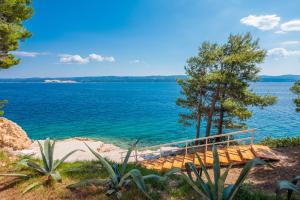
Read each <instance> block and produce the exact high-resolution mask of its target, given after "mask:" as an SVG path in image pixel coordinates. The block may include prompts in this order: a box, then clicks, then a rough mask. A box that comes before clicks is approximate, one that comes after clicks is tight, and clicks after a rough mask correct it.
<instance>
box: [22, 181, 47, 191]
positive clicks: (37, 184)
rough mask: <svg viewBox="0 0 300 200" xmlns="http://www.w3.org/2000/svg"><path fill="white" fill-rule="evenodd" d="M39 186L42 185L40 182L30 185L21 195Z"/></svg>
mask: <svg viewBox="0 0 300 200" xmlns="http://www.w3.org/2000/svg"><path fill="white" fill-rule="evenodd" d="M41 185H42V183H41V182H35V183H32V184H30V185H29V186H27V187H26V188H25V190H24V191H23V192H22V194H26V193H27V192H29V191H31V190H33V189H34V188H36V187H39V186H41Z"/></svg>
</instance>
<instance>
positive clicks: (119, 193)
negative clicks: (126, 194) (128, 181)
mask: <svg viewBox="0 0 300 200" xmlns="http://www.w3.org/2000/svg"><path fill="white" fill-rule="evenodd" d="M117 198H118V199H121V198H122V192H120V191H119V192H117Z"/></svg>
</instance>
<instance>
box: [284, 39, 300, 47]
mask: <svg viewBox="0 0 300 200" xmlns="http://www.w3.org/2000/svg"><path fill="white" fill-rule="evenodd" d="M280 44H281V45H285V46H287V45H296V44H300V41H297V40H291V41H285V42H281V43H280Z"/></svg>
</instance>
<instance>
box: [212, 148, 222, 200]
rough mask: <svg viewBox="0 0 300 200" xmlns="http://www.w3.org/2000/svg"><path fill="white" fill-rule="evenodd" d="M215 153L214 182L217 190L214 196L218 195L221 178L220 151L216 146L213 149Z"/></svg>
mask: <svg viewBox="0 0 300 200" xmlns="http://www.w3.org/2000/svg"><path fill="white" fill-rule="evenodd" d="M212 151H213V158H214V162H213V170H214V180H215V188H214V193H213V194H214V195H217V194H218V189H219V186H218V185H219V178H220V161H219V155H218V150H217V147H216V146H215V145H213V147H212Z"/></svg>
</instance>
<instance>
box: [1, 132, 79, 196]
mask: <svg viewBox="0 0 300 200" xmlns="http://www.w3.org/2000/svg"><path fill="white" fill-rule="evenodd" d="M38 145H39V149H40V152H41V157H42V164H39V163H36V162H34V161H31V160H29V159H23V160H21V161H20V162H19V164H21V165H24V166H25V167H27V168H29V169H30V170H32V171H34V172H37V174H38V175H41V176H45V177H46V183H50V182H51V181H52V180H54V181H61V176H60V174H59V172H58V171H57V169H58V167H59V166H60V165H61V164H62V163H63V162H64V161H65V160H66V159H67V158H68V157H69V156H70V155H72V154H73V153H75V152H76V151H82V150H80V149H76V150H73V151H71V152H70V153H68V154H67V155H65V156H64V157H63V158H62V159H60V160H54V157H53V154H54V148H55V141H53V142H51V140H50V139H49V138H47V139H46V140H45V141H44V148H43V147H42V145H41V143H40V142H39V141H38ZM0 176H15V177H29V176H28V175H25V174H0ZM43 183H44V182H35V183H32V184H31V185H29V186H28V187H27V188H26V189H25V190H24V191H23V193H26V192H28V191H30V190H32V189H33V188H35V187H37V186H40V185H42V184H43Z"/></svg>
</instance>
